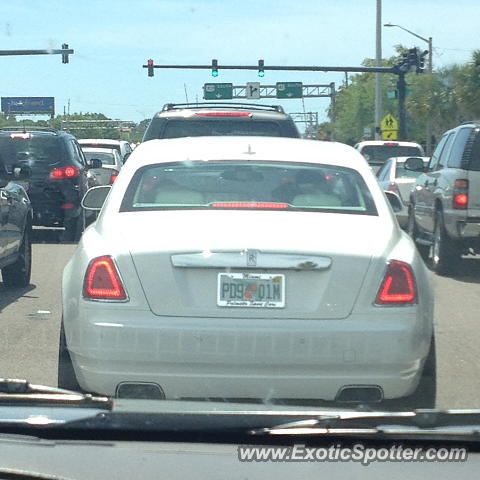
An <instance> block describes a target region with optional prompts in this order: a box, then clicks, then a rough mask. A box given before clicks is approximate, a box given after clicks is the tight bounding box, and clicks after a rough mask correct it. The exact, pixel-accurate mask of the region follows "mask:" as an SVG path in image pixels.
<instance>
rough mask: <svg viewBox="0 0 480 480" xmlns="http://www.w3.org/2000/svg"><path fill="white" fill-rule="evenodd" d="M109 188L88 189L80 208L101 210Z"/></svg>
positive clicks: (105, 186) (103, 186)
mask: <svg viewBox="0 0 480 480" xmlns="http://www.w3.org/2000/svg"><path fill="white" fill-rule="evenodd" d="M111 188H112V187H111V186H110V185H101V186H99V187H92V188H90V189H89V190H87V193H86V194H85V195H84V197H83V199H82V207H83V208H84V209H85V210H95V211H99V210H101V209H102V207H103V204H104V203H105V200H106V198H107V196H108V194H109V192H110V189H111Z"/></svg>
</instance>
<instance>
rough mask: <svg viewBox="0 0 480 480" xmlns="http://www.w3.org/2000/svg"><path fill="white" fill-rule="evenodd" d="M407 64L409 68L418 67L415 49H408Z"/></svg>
mask: <svg viewBox="0 0 480 480" xmlns="http://www.w3.org/2000/svg"><path fill="white" fill-rule="evenodd" d="M408 63H409V64H410V66H411V67H418V65H419V58H418V50H417V49H416V48H410V49H409V50H408Z"/></svg>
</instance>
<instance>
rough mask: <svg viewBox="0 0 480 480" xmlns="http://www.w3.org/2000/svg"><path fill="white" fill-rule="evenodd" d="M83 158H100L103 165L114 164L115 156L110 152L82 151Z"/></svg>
mask: <svg viewBox="0 0 480 480" xmlns="http://www.w3.org/2000/svg"><path fill="white" fill-rule="evenodd" d="M83 154H84V155H85V158H86V159H87V160H92V158H96V159H98V160H101V162H102V164H103V165H115V157H114V156H113V155H112V154H111V153H106V152H105V153H104V152H101V153H97V152H83Z"/></svg>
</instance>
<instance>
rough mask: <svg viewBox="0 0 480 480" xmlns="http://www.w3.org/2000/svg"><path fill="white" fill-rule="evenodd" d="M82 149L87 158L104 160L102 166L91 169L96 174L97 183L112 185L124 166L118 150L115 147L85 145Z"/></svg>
mask: <svg viewBox="0 0 480 480" xmlns="http://www.w3.org/2000/svg"><path fill="white" fill-rule="evenodd" d="M82 151H83V154H84V155H85V158H86V159H87V160H92V159H93V158H97V159H98V160H100V161H101V162H102V168H94V169H91V170H90V172H92V173H93V174H94V175H95V178H96V183H97V185H111V184H112V183H113V182H114V181H115V179H116V178H117V176H118V174H119V172H120V169H121V168H122V166H123V161H122V157H121V156H120V154H119V153H118V150H115V149H113V148H110V149H109V148H90V147H83V148H82Z"/></svg>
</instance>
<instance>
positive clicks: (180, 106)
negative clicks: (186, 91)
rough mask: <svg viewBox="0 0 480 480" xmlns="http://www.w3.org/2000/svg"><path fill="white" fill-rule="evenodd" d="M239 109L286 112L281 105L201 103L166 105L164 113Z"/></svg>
mask: <svg viewBox="0 0 480 480" xmlns="http://www.w3.org/2000/svg"><path fill="white" fill-rule="evenodd" d="M205 107H210V108H215V107H219V108H238V109H243V110H267V111H274V112H278V113H285V110H284V109H283V107H281V106H280V105H262V104H260V103H223V102H201V103H166V104H165V105H164V106H163V108H162V112H167V111H170V110H176V109H183V108H188V109H193V108H205Z"/></svg>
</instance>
